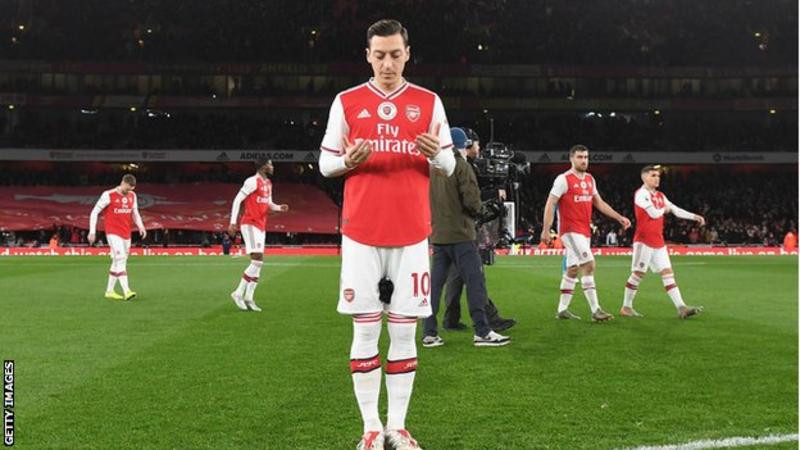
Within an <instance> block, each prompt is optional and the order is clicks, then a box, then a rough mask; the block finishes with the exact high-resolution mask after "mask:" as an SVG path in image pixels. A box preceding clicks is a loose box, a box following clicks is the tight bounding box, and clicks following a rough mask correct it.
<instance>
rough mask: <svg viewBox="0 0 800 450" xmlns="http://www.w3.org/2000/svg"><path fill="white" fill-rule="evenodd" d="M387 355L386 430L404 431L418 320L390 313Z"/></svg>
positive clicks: (409, 397) (414, 357) (412, 382)
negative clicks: (387, 405) (387, 404)
mask: <svg viewBox="0 0 800 450" xmlns="http://www.w3.org/2000/svg"><path fill="white" fill-rule="evenodd" d="M388 328H389V339H391V342H390V343H389V355H388V356H387V358H386V393H387V394H388V395H387V397H388V398H389V408H388V413H387V417H386V428H387V429H388V430H404V429H405V428H406V413H408V402H409V400H411V391H412V390H413V388H414V376H415V375H416V370H417V343H416V341H414V336H415V335H416V330H417V319H416V318H407V317H402V316H397V315H394V314H391V313H390V314H389V325H388Z"/></svg>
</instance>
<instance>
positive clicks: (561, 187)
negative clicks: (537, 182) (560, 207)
mask: <svg viewBox="0 0 800 450" xmlns="http://www.w3.org/2000/svg"><path fill="white" fill-rule="evenodd" d="M566 193H567V177H565V176H564V174H563V173H562V174H561V175H559V176H557V177H556V179H555V181H553V188H552V189H550V195H552V196H553V197H556V198H561V196H562V195H564V194H566Z"/></svg>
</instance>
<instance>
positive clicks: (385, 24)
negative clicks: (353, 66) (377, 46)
mask: <svg viewBox="0 0 800 450" xmlns="http://www.w3.org/2000/svg"><path fill="white" fill-rule="evenodd" d="M395 34H399V35H400V36H402V37H403V45H404V46H406V47H408V30H406V27H404V26H403V24H402V23H400V22H398V21H396V20H394V19H381V20H379V21H377V22H375V23H373V24H372V25H370V26H369V28H367V48H369V46H370V42H372V36H382V37H386V36H393V35H395Z"/></svg>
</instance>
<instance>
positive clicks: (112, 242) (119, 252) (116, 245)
mask: <svg viewBox="0 0 800 450" xmlns="http://www.w3.org/2000/svg"><path fill="white" fill-rule="evenodd" d="M106 238H108V246H109V247H111V255H110V256H111V259H120V258H127V257H128V254H129V253H130V251H131V240H130V239H122V237H120V236H117V235H116V234H109V235H106Z"/></svg>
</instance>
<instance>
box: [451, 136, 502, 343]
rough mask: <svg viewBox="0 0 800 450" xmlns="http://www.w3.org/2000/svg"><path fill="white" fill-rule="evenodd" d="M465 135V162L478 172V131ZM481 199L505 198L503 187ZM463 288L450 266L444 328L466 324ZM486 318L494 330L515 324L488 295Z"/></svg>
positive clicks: (460, 326) (486, 193)
mask: <svg viewBox="0 0 800 450" xmlns="http://www.w3.org/2000/svg"><path fill="white" fill-rule="evenodd" d="M464 132H465V134H466V135H467V142H466V151H465V152H464V156H465V157H466V160H467V163H469V165H470V167H471V168H472V172H473V173H474V174H475V175H476V179H477V174H478V169H477V167H476V166H475V160H476V159H478V157H479V155H480V149H481V147H480V137H479V136H478V133H476V132H475V131H474V130H472V129H470V128H465V129H464ZM481 197H482V199H483V200H501V201H504V200H505V199H506V191H505V189H494V188H492V189H486V190H484V191H482V192H481ZM463 288H464V280H462V279H461V276H459V273H458V270H456V268H455V267H452V266H451V267H450V271H449V272H448V274H447V282H446V284H445V291H444V301H445V311H444V317H443V318H442V326H443V327H444V328H445V329H446V330H464V329H466V328H467V326H466V325H464V324H463V323H461V292H462V290H463ZM486 299H487V301H486V318H487V319H488V320H489V326H490V327H491V328H492V329H493V330H495V331H504V330H507V329H509V328H511V327H513V326H514V325H516V324H517V321H516V320H514V319H504V318H503V317H501V316H500V313H499V311H498V310H497V306H495V304H494V302H493V301H492V299H491V298H490V297H488V296H487V297H486Z"/></svg>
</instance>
